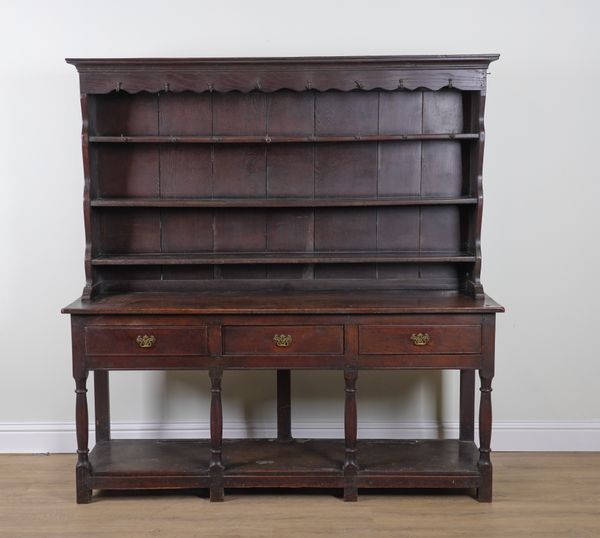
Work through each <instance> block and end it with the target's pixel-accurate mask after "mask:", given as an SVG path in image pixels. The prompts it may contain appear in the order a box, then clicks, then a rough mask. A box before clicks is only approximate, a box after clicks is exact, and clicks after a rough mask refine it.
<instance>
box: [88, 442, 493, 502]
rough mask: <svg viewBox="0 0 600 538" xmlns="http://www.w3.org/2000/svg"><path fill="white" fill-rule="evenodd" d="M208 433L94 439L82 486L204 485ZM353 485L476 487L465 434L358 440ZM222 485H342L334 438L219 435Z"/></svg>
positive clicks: (340, 445)
mask: <svg viewBox="0 0 600 538" xmlns="http://www.w3.org/2000/svg"><path fill="white" fill-rule="evenodd" d="M208 445H209V441H208V440H204V439H203V440H196V439H185V440H183V439H182V440H179V439H171V440H155V439H143V440H139V439H136V440H128V439H127V440H126V439H117V440H111V441H102V442H100V443H98V444H97V445H96V446H95V447H94V449H93V450H92V451H91V453H90V456H89V459H90V464H91V473H90V476H89V478H88V480H89V483H88V487H89V488H90V489H108V490H112V489H179V488H185V489H188V488H189V489H195V488H198V489H201V488H209V487H210V486H211V477H210V473H209V458H208V457H207V456H208V454H209V450H208ZM357 455H358V459H359V461H360V464H359V469H358V473H357V475H356V487H358V488H478V487H479V486H480V485H481V474H480V472H479V469H478V465H477V461H478V459H479V450H478V449H477V447H476V445H475V443H473V442H471V441H460V440H456V439H446V440H430V439H427V440H360V441H358V443H357ZM223 465H224V471H223V486H224V487H230V488H263V487H264V488H274V487H285V488H344V484H345V477H344V471H343V465H344V440H342V439H293V440H290V441H278V440H276V439H226V440H224V441H223Z"/></svg>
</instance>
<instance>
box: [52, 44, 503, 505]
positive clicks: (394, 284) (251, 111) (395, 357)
mask: <svg viewBox="0 0 600 538" xmlns="http://www.w3.org/2000/svg"><path fill="white" fill-rule="evenodd" d="M497 57H498V56H497V55H463V56H390V57H348V58H335V57H334V58H246V59H243V58H242V59H238V58H223V59H132V60H111V59H87V60H68V62H69V63H72V64H74V65H75V66H76V67H77V69H78V71H79V74H80V87H81V107H82V115H83V128H82V149H83V161H84V224H85V234H86V249H85V275H86V285H85V288H84V291H83V295H82V297H81V298H80V299H78V300H77V301H75V302H74V303H72V304H71V305H69V306H68V307H66V308H65V309H63V312H65V313H68V314H71V316H72V338H73V376H74V378H75V385H76V393H77V395H76V422H77V445H78V461H77V467H76V475H77V502H80V503H86V502H89V501H90V500H91V499H92V489H153V488H209V490H210V498H211V500H213V501H222V500H223V498H224V491H225V488H228V487H274V486H275V487H278V486H282V487H336V488H343V491H344V499H345V500H347V501H355V500H357V495H358V489H359V488H367V487H386V488H387V487H389V488H394V487H464V488H466V487H469V488H477V498H478V499H479V500H480V501H486V502H487V501H490V500H491V495H492V466H491V460H490V444H491V427H492V419H491V397H490V396H491V395H490V393H491V381H492V377H493V371H494V318H495V314H496V313H498V312H502V311H503V308H502V307H501V306H499V305H498V304H497V303H495V302H494V301H493V300H492V299H490V298H489V297H488V296H486V295H485V294H484V291H483V287H482V285H481V282H480V272H481V246H480V234H481V222H482V207H483V194H482V169H483V145H484V138H485V133H484V122H483V121H484V120H483V113H484V104H485V94H486V74H487V68H488V65H489V63H490V62H491V61H493V60H495V59H497ZM167 369H185V370H194V369H200V370H207V371H208V374H209V378H210V382H211V403H210V441H203V440H168V441H158V440H139V441H138V440H113V439H111V434H110V405H109V383H108V379H109V377H108V376H109V371H110V370H167ZM229 369H272V370H276V372H277V378H276V379H277V383H276V385H277V398H276V399H277V404H276V410H277V439H275V440H268V439H242V440H228V439H223V409H222V379H223V373H224V371H226V370H229ZM292 369H305V370H310V369H329V370H336V371H338V372H340V379H343V382H344V390H345V392H344V394H345V415H344V416H345V418H344V431H345V437H344V440H295V439H293V437H292V423H291V370H292ZM362 369H459V370H460V371H461V382H460V439H459V440H444V441H441V440H409V441H392V440H380V441H366V440H361V439H358V438H357V416H358V407H357V399H356V385H357V379H358V373H359V371H360V370H362ZM90 371H93V372H94V388H95V398H94V404H95V411H96V413H95V416H96V446H95V448H94V449H93V450H92V452H91V453H89V451H88V442H89V441H88V424H87V421H88V410H87V395H86V391H87V387H86V381H87V378H88V374H89V372H90ZM476 371H478V372H479V377H480V380H481V403H480V414H479V431H480V440H479V441H480V445H479V449H477V447H476V445H475V443H474V390H475V372H476Z"/></svg>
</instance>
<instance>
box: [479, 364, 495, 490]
mask: <svg viewBox="0 0 600 538" xmlns="http://www.w3.org/2000/svg"><path fill="white" fill-rule="evenodd" d="M479 378H480V379H481V388H480V389H479V390H480V391H481V402H480V404H479V463H478V467H479V472H480V474H481V485H480V486H479V489H478V490H477V499H478V500H479V501H480V502H492V461H491V458H490V453H491V449H490V443H491V439H492V378H493V375H492V374H491V373H489V372H485V371H480V372H479Z"/></svg>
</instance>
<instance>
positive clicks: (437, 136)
mask: <svg viewBox="0 0 600 538" xmlns="http://www.w3.org/2000/svg"><path fill="white" fill-rule="evenodd" d="M477 139H479V133H417V134H397V135H351V136H334V135H330V136H269V135H258V136H170V135H149V136H125V135H120V136H90V137H89V141H90V142H100V143H112V144H114V143H116V144H127V143H134V144H164V143H177V144H281V143H304V142H385V141H403V140H477Z"/></svg>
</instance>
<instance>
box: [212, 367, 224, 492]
mask: <svg viewBox="0 0 600 538" xmlns="http://www.w3.org/2000/svg"><path fill="white" fill-rule="evenodd" d="M209 376H210V385H211V386H210V394H211V398H210V466H209V475H210V500H211V502H220V501H223V499H224V491H223V461H222V451H223V407H222V404H221V380H222V377H223V370H222V369H221V368H211V369H210V370H209Z"/></svg>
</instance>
